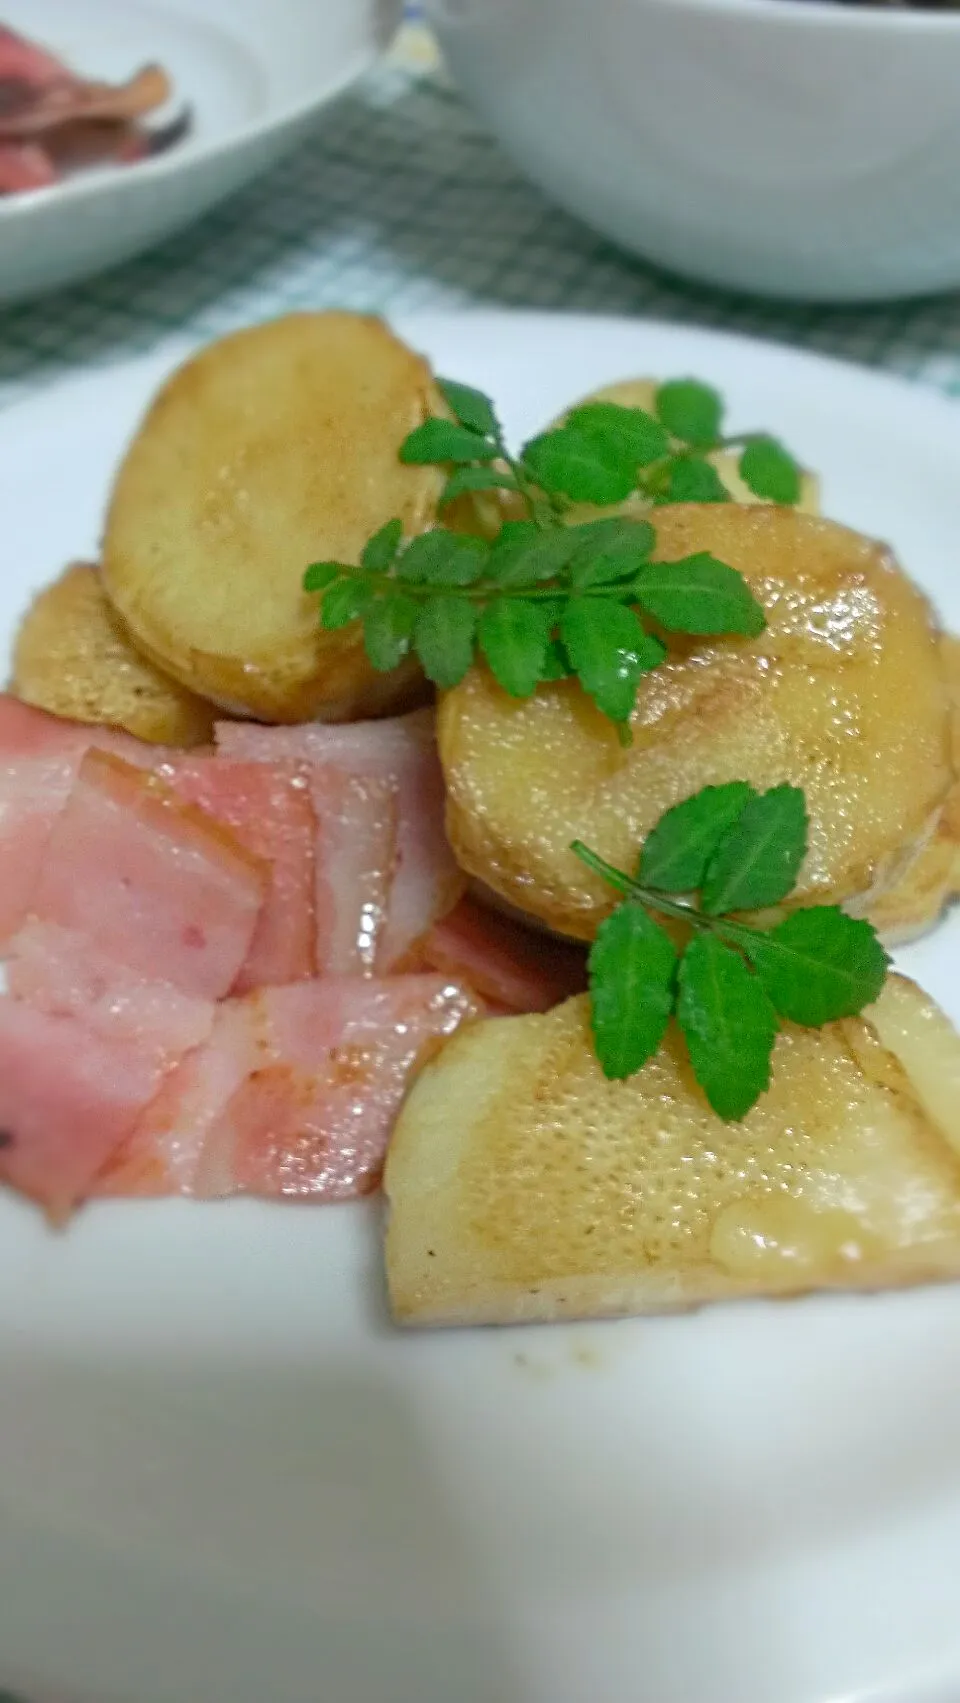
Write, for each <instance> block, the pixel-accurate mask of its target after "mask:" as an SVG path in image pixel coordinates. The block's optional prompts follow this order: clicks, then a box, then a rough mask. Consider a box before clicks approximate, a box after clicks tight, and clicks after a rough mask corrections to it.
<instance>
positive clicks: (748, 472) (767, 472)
mask: <svg viewBox="0 0 960 1703" xmlns="http://www.w3.org/2000/svg"><path fill="white" fill-rule="evenodd" d="M740 477H741V479H742V480H743V482H744V484H745V485H748V486H749V488H750V490H751V491H752V492H753V493H754V495H755V496H757V497H765V498H766V499H767V500H768V501H769V502H772V503H796V502H799V500H800V492H801V488H802V479H801V474H800V469H799V467H798V466H797V464H796V462H795V461H794V459H793V456H792V455H789V454H788V453H787V451H786V450H785V449H784V447H783V445H782V444H779V443H777V441H776V439H775V438H754V439H753V441H752V443H748V444H747V447H746V449H745V450H744V452H743V454H742V455H741V457H740Z"/></svg>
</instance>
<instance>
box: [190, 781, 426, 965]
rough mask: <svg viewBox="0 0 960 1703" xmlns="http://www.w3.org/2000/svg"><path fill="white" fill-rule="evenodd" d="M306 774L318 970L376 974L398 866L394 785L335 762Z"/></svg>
mask: <svg viewBox="0 0 960 1703" xmlns="http://www.w3.org/2000/svg"><path fill="white" fill-rule="evenodd" d="M223 760H224V759H223V758H220V759H219V761H221V762H222V761H223ZM309 772H310V774H311V791H312V796H313V808H314V813H315V816H316V822H317V885H316V920H317V969H318V970H319V971H320V972H321V973H322V974H323V975H328V976H350V975H371V976H372V975H373V973H374V970H375V968H376V964H377V958H378V956H379V953H380V947H381V943H382V941H383V937H384V931H385V929H386V926H387V916H388V911H389V904H390V889H391V884H392V882H393V875H394V869H395V867H396V859H397V802H396V795H395V793H394V789H393V787H392V786H391V785H390V784H389V782H386V781H381V780H374V779H371V778H369V777H366V778H364V777H361V776H360V775H353V774H348V773H347V771H346V770H345V769H342V768H340V767H338V765H337V764H335V763H323V764H316V765H314V766H312V767H311V769H310V771H309Z"/></svg>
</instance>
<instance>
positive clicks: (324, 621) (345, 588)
mask: <svg viewBox="0 0 960 1703" xmlns="http://www.w3.org/2000/svg"><path fill="white" fill-rule="evenodd" d="M372 598H373V586H372V585H371V584H370V581H369V580H365V579H338V580H334V581H333V584H332V585H329V586H328V587H327V589H326V591H325V592H324V594H323V602H322V603H321V605H320V625H321V626H322V627H325V628H326V629H327V632H330V633H334V632H336V631H337V630H338V628H340V627H349V625H350V622H351V621H356V619H357V618H358V616H360V615H362V614H363V612H364V610H365V609H366V608H367V606H368V604H369V603H370V602H371V600H372Z"/></svg>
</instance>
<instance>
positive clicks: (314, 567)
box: [303, 562, 348, 591]
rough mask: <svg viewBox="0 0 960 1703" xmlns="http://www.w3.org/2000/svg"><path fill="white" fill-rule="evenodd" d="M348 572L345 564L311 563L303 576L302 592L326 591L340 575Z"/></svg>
mask: <svg viewBox="0 0 960 1703" xmlns="http://www.w3.org/2000/svg"><path fill="white" fill-rule="evenodd" d="M346 572H348V569H347V566H346V563H345V562H311V563H310V566H309V568H308V569H307V571H306V573H305V574H304V576H303V589H304V591H326V589H327V586H328V585H332V584H333V582H334V580H335V579H339V578H340V576H341V574H344V573H346Z"/></svg>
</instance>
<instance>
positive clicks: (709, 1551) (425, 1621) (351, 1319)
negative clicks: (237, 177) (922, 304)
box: [0, 314, 960, 1703]
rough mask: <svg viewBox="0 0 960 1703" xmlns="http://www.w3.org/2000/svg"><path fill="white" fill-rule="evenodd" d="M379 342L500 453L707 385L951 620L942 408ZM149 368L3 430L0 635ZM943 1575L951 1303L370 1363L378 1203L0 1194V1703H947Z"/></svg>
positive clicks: (538, 1340) (100, 478)
mask: <svg viewBox="0 0 960 1703" xmlns="http://www.w3.org/2000/svg"><path fill="white" fill-rule="evenodd" d="M401 329H402V330H404V331H406V333H407V334H408V335H410V336H411V337H412V338H413V339H414V340H415V341H416V342H418V343H419V344H420V345H421V346H422V347H423V348H425V349H427V350H428V351H429V352H430V354H431V355H432V356H434V358H435V360H436V362H437V364H438V366H439V368H440V370H441V371H446V372H448V373H451V374H455V375H458V376H460V377H462V378H465V379H467V380H472V381H474V382H475V383H479V384H482V385H485V386H487V387H488V388H489V389H490V390H491V391H492V392H493V393H494V395H495V396H496V397H497V398H498V399H499V401H500V403H501V405H502V408H503V411H504V414H505V416H506V419H507V422H508V424H509V427H510V429H511V431H513V432H515V433H521V432H523V431H527V430H530V429H531V428H533V427H535V426H536V425H538V424H539V423H541V422H542V421H544V420H545V419H547V418H548V417H549V416H550V415H551V414H553V413H554V412H555V410H556V409H557V408H558V407H559V406H560V404H561V403H563V402H564V401H566V400H567V399H568V398H570V397H572V396H575V395H576V394H577V393H578V392H581V391H583V390H585V389H586V388H588V387H589V386H591V385H593V384H596V383H598V382H600V381H603V380H608V379H612V378H614V377H615V376H617V375H624V374H629V373H644V372H648V373H657V374H661V375H670V374H682V373H687V372H692V373H697V374H702V375H703V376H705V377H706V378H708V379H711V380H713V381H715V382H716V383H718V384H719V385H720V386H721V387H722V388H723V390H724V391H725V392H726V393H727V395H728V396H729V398H730V404H731V410H732V417H733V420H734V421H735V423H736V424H737V425H742V426H752V425H757V424H763V425H767V426H772V427H775V428H777V429H778V430H780V431H781V432H782V433H783V435H784V436H785V437H786V439H787V440H788V441H789V442H790V443H791V444H792V445H793V446H794V447H795V449H796V450H797V451H798V452H799V454H800V455H801V456H803V457H804V458H806V459H807V460H808V461H809V462H810V463H811V464H812V465H813V466H815V467H818V468H820V469H822V471H823V475H824V497H825V502H826V506H827V508H828V510H829V512H830V513H831V514H834V515H836V516H839V517H840V518H842V519H844V520H846V521H850V522H853V523H854V524H855V525H858V526H861V527H864V528H866V529H868V530H871V531H873V532H875V533H878V534H881V535H882V536H884V537H886V538H888V539H889V540H890V541H891V542H892V543H893V544H894V545H895V546H896V547H897V549H898V550H899V551H900V552H901V554H902V557H903V560H904V561H905V562H906V563H907V564H908V566H909V567H910V569H911V570H912V571H913V573H914V574H915V575H916V576H917V578H918V579H919V580H920V581H921V582H922V583H923V585H925V586H926V587H927V588H928V590H929V591H930V592H931V594H932V595H933V597H934V598H935V600H936V602H937V604H938V606H939V608H940V610H941V612H942V614H943V616H944V617H945V618H946V619H947V620H948V621H952V622H953V623H954V624H957V625H960V585H958V575H957V555H958V540H960V417H958V414H957V412H956V411H955V410H954V408H953V407H952V406H951V405H950V404H948V403H947V402H945V401H942V400H940V399H938V398H937V397H936V396H933V395H929V394H926V393H924V392H922V391H919V390H914V389H911V388H909V387H907V386H906V385H902V384H899V383H897V382H894V381H892V380H889V379H885V378H880V377H874V376H871V375H869V374H867V373H864V372H861V371H858V370H856V369H854V368H852V367H842V366H838V365H833V364H831V363H828V362H825V361H821V360H816V359H814V358H811V357H808V356H803V355H798V354H791V353H787V352H785V351H782V350H779V349H776V348H773V347H765V346H764V345H762V344H756V343H746V342H740V341H737V340H735V339H728V338H724V337H720V336H714V335H712V334H708V333H699V332H691V331H687V330H681V329H676V328H669V327H665V326H655V325H642V324H635V323H629V322H611V321H591V320H585V319H573V318H561V317H557V318H549V317H544V316H537V317H525V316H522V315H506V314H503V315H480V316H476V317H471V318H452V317H451V318H442V319H431V320H427V321H423V322H420V323H416V324H411V325H405V326H403V327H401ZM169 364H170V359H169V356H164V357H163V358H162V359H151V360H150V361H147V362H145V363H142V364H137V365H131V366H127V367H123V368H118V369H114V370H113V371H111V372H109V373H105V374H100V375H98V376H95V377H90V378H83V379H80V380H76V381H73V382H71V383H69V384H65V385H63V386H62V387H60V388H59V389H58V390H56V391H49V392H47V393H46V394H45V395H44V396H42V397H41V398H38V399H36V400H34V401H31V402H28V403H25V404H23V405H21V406H18V407H16V408H13V409H11V410H10V411H8V412H7V413H6V415H4V416H0V514H2V517H3V527H2V540H3V541H2V562H3V574H2V578H0V617H2V620H3V622H4V623H5V625H6V626H7V627H8V628H10V627H12V625H13V623H14V621H15V619H16V617H17V614H18V612H19V610H20V609H21V607H22V605H23V603H24V602H25V600H26V598H27V597H28V596H29V594H30V592H31V591H32V590H33V588H34V587H36V586H38V585H40V584H41V583H42V582H43V580H44V579H46V578H47V577H48V576H49V575H51V574H53V573H54V572H55V571H56V570H57V568H58V567H59V566H60V565H61V563H62V562H63V561H64V559H65V558H67V557H68V556H69V555H71V554H73V553H76V552H86V551H90V550H92V549H93V548H94V546H95V543H96V539H97V530H98V521H99V516H100V512H101V505H102V501H103V495H104V489H105V486H106V483H107V480H108V479H109V476H110V472H111V468H112V467H113V465H114V462H115V460H116V457H117V455H118V453H119V451H120V449H121V446H122V445H123V443H124V440H125V438H126V436H127V434H128V432H129V431H130V429H131V427H132V425H133V423H134V421H135V419H136V417H137V414H138V412H139V410H140V409H141V407H142V406H143V404H144V402H145V401H146V399H147V397H148V396H149V394H150V392H151V390H152V389H153V386H154V384H155V383H156V381H157V380H158V378H159V377H160V376H161V374H162V373H163V371H165V369H166V368H167V367H168V366H169ZM903 709H904V715H905V716H906V715H909V704H908V703H904V706H903ZM958 948H960V918H958V917H954V918H953V919H952V920H951V921H949V922H948V923H946V924H945V925H944V926H943V927H942V928H941V929H940V930H939V931H938V933H937V934H936V936H935V937H934V938H932V939H930V940H929V941H927V942H925V943H924V944H923V945H921V946H918V947H916V948H914V949H912V950H911V951H909V952H905V953H904V954H903V955H902V961H903V963H904V964H905V965H906V966H908V967H909V969H910V970H911V971H912V972H913V973H915V974H916V975H918V977H919V978H920V979H921V980H922V981H924V982H925V984H926V985H927V986H928V987H930V988H931V989H932V990H933V992H934V993H935V994H936V995H937V996H938V997H939V998H940V999H941V1000H942V1001H943V1002H944V1003H945V1005H946V1006H947V1007H948V1008H949V1009H950V1010H951V1011H952V1013H953V1015H954V1017H956V1018H958V1019H960V975H958V970H957V964H958ZM56 1067H57V1061H56V1059H55V1058H51V1060H50V1068H51V1070H55V1069H56ZM958 1580H960V1287H957V1288H949V1287H947V1288H940V1289H929V1290H924V1291H919V1292H914V1293H910V1294H899V1295H892V1296H888V1297H883V1296H880V1297H875V1298H860V1299H819V1300H818V1299H814V1300H810V1301H802V1302H795V1303H792V1304H781V1305H776V1306H774V1305H739V1306H728V1307H722V1308H716V1309H714V1310H712V1311H707V1312H703V1313H701V1314H697V1315H692V1316H689V1317H681V1318H671V1319H657V1320H648V1321H644V1320H639V1321H628V1322H625V1323H622V1324H612V1325H606V1326H584V1327H581V1328H577V1329H568V1328H554V1329H544V1330H541V1329H526V1330H523V1331H516V1330H513V1331H495V1330H491V1331H484V1332H479V1331H478V1332H463V1333H450V1334H446V1335H432V1336H418V1337H402V1336H400V1335H398V1334H395V1333H394V1332H392V1331H391V1328H390V1325H389V1323H388V1321H387V1318H386V1314H385V1310H384V1304H383V1296H382V1289H381V1280H380V1272H379V1264H378V1251H377V1208H376V1206H373V1207H364V1208H357V1209H354V1208H351V1207H346V1208H342V1207H334V1208H320V1209H316V1208H309V1207H304V1208H296V1207H294V1208H289V1207H286V1208H285V1207H282V1206H266V1205H257V1204H252V1203H236V1202H233V1203H224V1204H222V1205H204V1206H199V1205H190V1204H187V1203H173V1204H164V1203H158V1204H135V1205H122V1204H110V1205H107V1204H104V1205H102V1206H99V1207H97V1208H95V1209H93V1210H90V1211H86V1212H84V1213H83V1214H82V1215H81V1216H80V1217H79V1218H78V1220H77V1221H76V1223H75V1224H74V1225H73V1226H72V1227H71V1229H70V1231H69V1233H68V1234H66V1235H63V1236H54V1235H52V1234H51V1233H50V1232H48V1231H47V1230H46V1229H45V1228H44V1227H43V1225H42V1224H41V1222H40V1220H39V1218H38V1216H37V1215H36V1214H35V1213H34V1212H33V1211H31V1210H30V1209H28V1208H26V1207H24V1206H22V1205H20V1204H19V1203H18V1202H16V1201H14V1200H12V1199H3V1200H0V1687H2V1686H3V1685H4V1684H6V1685H9V1686H10V1687H12V1688H14V1689H17V1690H19V1691H20V1692H22V1694H23V1695H24V1696H27V1697H29V1698H30V1700H31V1703H867V1700H868V1699H869V1700H870V1703H881V1700H882V1703H955V1700H956V1699H957V1698H958V1697H960V1612H958V1610H960V1583H958Z"/></svg>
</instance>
